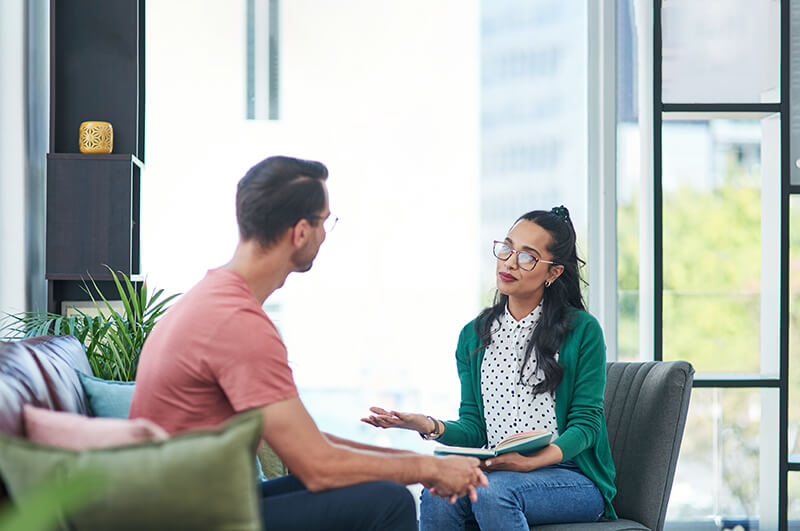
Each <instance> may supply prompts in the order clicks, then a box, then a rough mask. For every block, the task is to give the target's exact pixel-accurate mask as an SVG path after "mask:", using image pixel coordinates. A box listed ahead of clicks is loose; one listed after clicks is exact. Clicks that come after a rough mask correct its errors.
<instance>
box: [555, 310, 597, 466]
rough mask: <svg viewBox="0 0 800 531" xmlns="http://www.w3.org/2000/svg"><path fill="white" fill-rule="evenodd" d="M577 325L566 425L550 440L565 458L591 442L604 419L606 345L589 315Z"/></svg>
mask: <svg viewBox="0 0 800 531" xmlns="http://www.w3.org/2000/svg"><path fill="white" fill-rule="evenodd" d="M579 328H580V329H579V330H576V331H575V332H574V333H577V334H580V335H579V336H578V337H576V338H575V340H576V342H577V345H576V347H577V349H578V352H577V359H576V363H575V378H574V385H573V389H572V397H571V400H570V405H569V409H568V410H567V415H566V419H565V425H566V428H565V429H564V431H563V432H561V433H560V434H559V437H558V438H557V439H556V440H555V441H553V444H555V445H557V446H558V447H559V448H560V449H561V452H562V454H563V459H565V460H566V459H572V458H573V457H575V456H576V455H578V454H579V453H581V452H582V451H584V450H585V449H586V448H589V447H591V446H592V445H594V443H595V441H596V439H597V436H598V434H599V433H600V431H601V428H602V426H603V423H605V416H604V414H603V393H604V391H605V384H606V347H605V342H604V341H603V331H602V329H601V328H600V324H599V323H598V322H597V321H596V320H595V319H594V318H593V317H592V318H591V319H590V320H588V321H587V322H586V324H585V325H583V326H581V327H579Z"/></svg>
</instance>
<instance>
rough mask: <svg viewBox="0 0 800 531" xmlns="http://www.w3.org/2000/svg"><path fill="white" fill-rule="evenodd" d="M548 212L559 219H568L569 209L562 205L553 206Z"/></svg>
mask: <svg viewBox="0 0 800 531" xmlns="http://www.w3.org/2000/svg"><path fill="white" fill-rule="evenodd" d="M550 212H551V213H553V214H555V215H556V216H558V217H559V218H561V221H564V222H566V221H569V210H567V207H565V206H564V205H561V206H557V207H553V209H552V210H551V211H550Z"/></svg>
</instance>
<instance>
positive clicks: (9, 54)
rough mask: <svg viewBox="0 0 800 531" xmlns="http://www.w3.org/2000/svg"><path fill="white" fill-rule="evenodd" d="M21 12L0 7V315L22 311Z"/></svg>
mask: <svg viewBox="0 0 800 531" xmlns="http://www.w3.org/2000/svg"><path fill="white" fill-rule="evenodd" d="M24 39H25V9H24V0H3V1H2V2H0V314H2V312H16V311H21V310H24V309H25V286H26V276H25V134H26V128H25V61H24V59H25V46H24V42H25V40H24Z"/></svg>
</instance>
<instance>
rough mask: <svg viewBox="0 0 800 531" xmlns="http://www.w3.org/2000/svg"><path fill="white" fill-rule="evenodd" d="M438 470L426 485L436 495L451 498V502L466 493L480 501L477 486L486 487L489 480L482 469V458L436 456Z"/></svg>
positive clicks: (474, 499) (471, 498) (435, 461)
mask: <svg viewBox="0 0 800 531" xmlns="http://www.w3.org/2000/svg"><path fill="white" fill-rule="evenodd" d="M433 459H434V463H435V464H436V471H435V473H434V476H433V477H432V478H431V480H430V481H426V482H424V484H425V486H426V487H427V488H428V490H429V491H430V492H431V494H433V495H435V496H440V497H442V498H449V499H450V503H455V501H456V500H457V499H458V498H460V497H461V496H464V495H469V499H470V500H472V501H473V502H474V501H478V491H477V487H480V486H483V487H486V486H488V485H489V480H488V479H487V478H486V474H484V473H483V472H482V471H481V469H480V460H478V459H476V458H474V457H461V456H456V455H450V456H444V457H434V458H433Z"/></svg>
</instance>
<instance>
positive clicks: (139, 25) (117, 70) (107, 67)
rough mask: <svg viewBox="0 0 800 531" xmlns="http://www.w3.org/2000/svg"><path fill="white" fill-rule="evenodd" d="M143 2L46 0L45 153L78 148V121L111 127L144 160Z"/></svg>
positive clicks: (118, 147) (120, 146)
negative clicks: (47, 141) (47, 98)
mask: <svg viewBox="0 0 800 531" xmlns="http://www.w3.org/2000/svg"><path fill="white" fill-rule="evenodd" d="M144 81H145V76H144V0H102V1H98V0H50V151H51V152H53V153H71V152H77V151H78V130H79V127H80V124H81V122H84V121H87V120H102V121H106V122H110V123H111V125H112V127H113V128H114V152H116V153H132V154H133V155H135V156H136V157H137V158H138V159H139V160H142V161H144V160H145V158H144Z"/></svg>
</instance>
